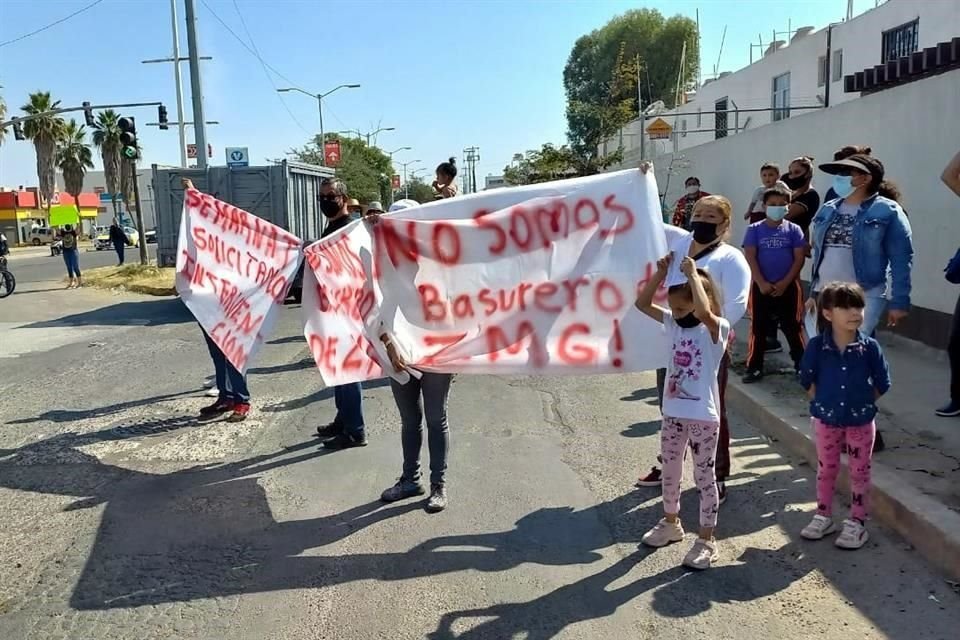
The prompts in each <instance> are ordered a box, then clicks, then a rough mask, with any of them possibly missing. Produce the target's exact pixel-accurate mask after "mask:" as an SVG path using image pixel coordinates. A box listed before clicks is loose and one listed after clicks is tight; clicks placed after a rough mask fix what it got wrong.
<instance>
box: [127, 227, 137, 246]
mask: <svg viewBox="0 0 960 640" xmlns="http://www.w3.org/2000/svg"><path fill="white" fill-rule="evenodd" d="M123 235H125V236H127V246H128V247H139V246H140V233H139V232H138V231H137V230H136V229H134V228H133V227H124V228H123Z"/></svg>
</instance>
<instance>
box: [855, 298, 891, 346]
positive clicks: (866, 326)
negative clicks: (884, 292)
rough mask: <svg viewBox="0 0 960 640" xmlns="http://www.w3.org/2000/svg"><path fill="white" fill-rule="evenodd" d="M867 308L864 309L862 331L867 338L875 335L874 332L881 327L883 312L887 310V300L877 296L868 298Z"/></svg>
mask: <svg viewBox="0 0 960 640" xmlns="http://www.w3.org/2000/svg"><path fill="white" fill-rule="evenodd" d="M866 302H867V306H866V307H865V308H864V309H863V326H862V327H860V331H863V334H864V335H866V336H872V335H874V333H873V332H874V331H875V330H876V328H877V327H879V326H880V325H881V321H882V320H883V312H884V311H886V309H887V299H886V298H881V297H877V296H869V295H868V296H867V297H866Z"/></svg>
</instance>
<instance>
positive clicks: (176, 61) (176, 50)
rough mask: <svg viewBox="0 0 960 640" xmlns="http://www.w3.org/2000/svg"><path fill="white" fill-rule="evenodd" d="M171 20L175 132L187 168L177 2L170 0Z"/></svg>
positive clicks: (183, 164) (182, 162)
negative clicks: (175, 100)
mask: <svg viewBox="0 0 960 640" xmlns="http://www.w3.org/2000/svg"><path fill="white" fill-rule="evenodd" d="M170 15H171V17H172V19H173V79H174V82H175V83H176V85H177V130H178V131H179V132H180V166H181V167H186V166H187V128H186V126H185V125H184V117H183V78H182V77H180V30H179V26H178V25H177V0H170Z"/></svg>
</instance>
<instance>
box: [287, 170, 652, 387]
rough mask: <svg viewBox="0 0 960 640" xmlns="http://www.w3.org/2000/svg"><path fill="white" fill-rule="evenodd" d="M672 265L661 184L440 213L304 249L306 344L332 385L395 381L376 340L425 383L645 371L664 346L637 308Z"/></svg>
mask: <svg viewBox="0 0 960 640" xmlns="http://www.w3.org/2000/svg"><path fill="white" fill-rule="evenodd" d="M666 252H667V247H666V241H665V236H664V231H663V223H662V219H661V216H660V207H659V203H658V201H657V187H656V181H655V179H654V177H653V173H652V172H650V173H648V174H646V175H644V174H641V173H640V171H639V170H630V171H622V172H618V173H611V174H604V175H598V176H590V177H587V178H577V179H573V180H563V181H558V182H551V183H545V184H539V185H529V186H524V187H513V188H507V189H497V190H493V191H488V192H484V193H478V194H473V195H470V196H466V197H460V198H450V199H446V200H440V201H437V202H433V203H429V204H427V205H423V206H421V207H417V208H412V209H407V210H404V211H401V212H397V213H394V214H388V215H384V216H383V217H382V218H381V221H380V223H379V224H376V225H373V226H371V225H369V223H366V222H361V221H358V222H354V223H352V224H350V225H348V226H347V227H345V228H344V229H342V230H340V231H339V232H337V233H335V234H333V235H331V236H330V237H328V238H324V239H323V240H320V241H318V242H316V243H314V244H313V245H311V246H310V247H308V248H307V249H306V251H305V255H306V259H307V262H308V265H307V269H306V271H307V272H309V273H308V274H307V275H306V277H305V278H304V303H303V308H304V313H305V327H304V334H305V336H306V338H307V342H308V343H309V345H310V349H311V351H312V353H313V355H314V358H315V360H316V362H317V367H318V368H319V370H320V373H321V376H322V377H323V381H324V383H325V384H327V385H337V384H345V383H348V382H355V381H360V380H369V379H375V378H378V377H382V376H383V375H384V374H385V373H386V374H392V373H393V371H392V367H391V366H390V364H389V361H388V360H387V359H386V352H385V350H384V349H383V346H382V344H381V342H380V339H379V336H380V334H381V333H387V334H389V335H390V336H391V338H392V340H393V342H394V343H395V344H397V345H398V347H399V349H400V351H401V353H402V355H403V356H404V357H405V359H406V361H407V362H408V363H409V364H410V365H411V366H412V367H414V368H416V369H420V370H425V371H439V372H451V373H454V372H468V373H500V374H502V373H539V374H567V373H569V374H587V373H616V372H625V371H644V370H649V369H653V368H656V367H658V366H660V365H662V364H663V362H665V361H666V358H665V355H666V338H665V336H664V334H663V331H662V327H661V326H660V325H658V324H657V323H655V322H653V321H652V320H650V319H649V318H646V317H645V316H643V315H642V314H641V313H640V312H638V311H636V309H635V308H634V307H633V302H634V300H635V299H636V293H637V288H638V286H640V285H642V284H643V283H644V282H646V280H647V279H648V278H649V277H650V276H651V275H652V274H653V272H654V271H655V268H656V260H657V259H658V258H659V257H661V256H663V255H664V254H665V253H666ZM665 298H666V296H665V292H664V291H663V290H661V291H660V293H659V301H660V302H661V303H665Z"/></svg>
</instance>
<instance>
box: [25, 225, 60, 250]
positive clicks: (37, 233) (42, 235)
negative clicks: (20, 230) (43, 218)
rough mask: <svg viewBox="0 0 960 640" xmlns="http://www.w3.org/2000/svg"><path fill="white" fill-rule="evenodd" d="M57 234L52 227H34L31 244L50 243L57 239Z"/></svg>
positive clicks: (31, 232) (31, 231) (36, 245)
mask: <svg viewBox="0 0 960 640" xmlns="http://www.w3.org/2000/svg"><path fill="white" fill-rule="evenodd" d="M56 236H57V234H56V232H55V231H54V230H53V229H51V228H50V227H34V228H33V229H30V244H32V245H33V246H35V247H39V246H40V245H42V244H50V243H51V242H53V241H54V239H56Z"/></svg>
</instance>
